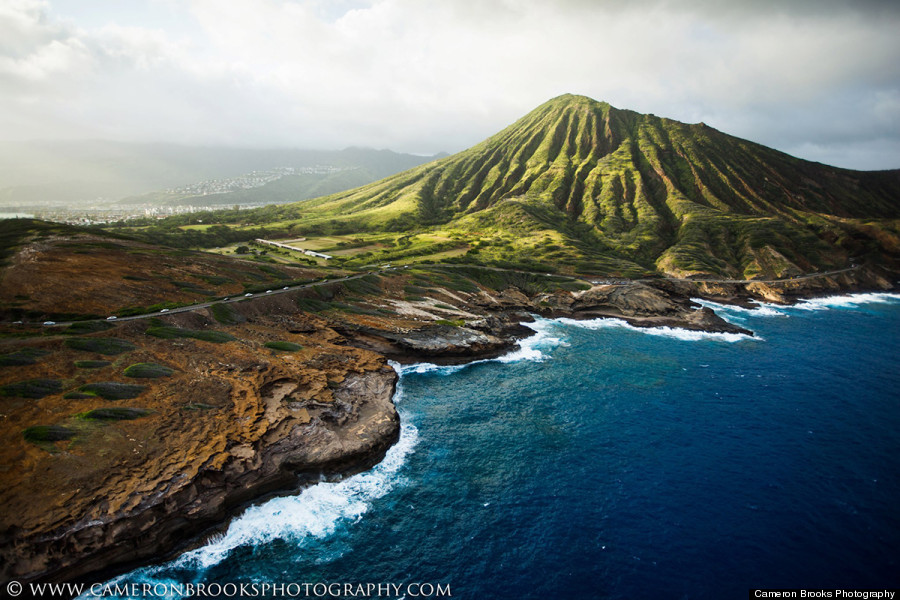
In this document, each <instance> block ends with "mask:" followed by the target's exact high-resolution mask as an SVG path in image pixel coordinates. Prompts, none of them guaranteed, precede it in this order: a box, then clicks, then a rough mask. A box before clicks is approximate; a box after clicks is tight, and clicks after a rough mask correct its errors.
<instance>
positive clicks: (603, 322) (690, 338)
mask: <svg viewBox="0 0 900 600" xmlns="http://www.w3.org/2000/svg"><path fill="white" fill-rule="evenodd" d="M557 320H558V321H559V322H560V323H564V324H566V325H570V326H573V327H582V328H584V329H610V328H621V329H630V330H632V331H637V332H640V333H645V334H647V335H657V336H661V337H668V338H675V339H678V340H682V341H686V342H696V341H701V340H713V341H719V342H729V343H733V342H740V341H741V340H757V341H761V340H762V338H761V337H758V336H756V337H754V336H751V335H747V334H745V333H713V332H709V331H693V330H690V329H680V328H678V327H635V326H634V325H632V324H630V323H628V322H627V321H623V320H622V319H613V318H608V317H603V318H599V319H590V320H587V321H579V320H576V319H568V318H562V319H557Z"/></svg>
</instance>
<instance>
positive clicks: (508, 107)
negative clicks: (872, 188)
mask: <svg viewBox="0 0 900 600" xmlns="http://www.w3.org/2000/svg"><path fill="white" fill-rule="evenodd" d="M898 30H900V4H898V3H896V2H893V3H892V2H879V1H874V0H871V1H862V2H852V3H851V2H840V1H838V0H824V1H823V0H818V1H813V0H801V1H796V2H791V3H780V2H776V1H775V0H764V1H753V2H749V1H748V2H732V3H729V4H728V5H727V6H723V5H722V3H719V2H713V1H711V0H688V1H686V2H681V3H679V4H678V6H677V7H676V6H675V4H674V3H672V2H668V1H666V0H638V1H630V2H626V1H625V0H601V1H589V0H558V1H557V2H554V3H540V2H535V1H532V0H489V1H481V2H477V1H475V0H455V1H451V2H438V1H436V0H332V1H325V0H231V1H229V2H227V3H222V2H215V1H214V0H187V1H183V2H180V1H176V0H135V1H134V2H129V3H127V5H125V4H124V3H107V2H90V1H85V0H49V1H43V0H5V1H4V2H2V3H0V40H2V41H0V86H2V89H3V94H0V131H2V132H3V133H2V134H0V136H2V138H4V141H8V142H24V141H67V140H68V141H111V142H129V143H162V144H173V145H181V146H190V147H215V148H235V149H261V150H265V149H279V150H284V149H303V150H307V149H308V150H341V149H344V148H348V147H360V148H372V149H389V150H391V151H394V152H398V153H409V154H416V155H420V156H430V155H433V154H436V153H438V152H447V153H451V154H452V153H455V152H458V151H460V150H463V149H465V148H467V147H470V146H472V145H474V144H476V143H478V142H480V141H481V140H483V139H484V138H486V137H489V136H490V135H493V134H494V133H496V132H498V131H500V130H501V129H503V128H504V127H506V126H507V125H509V124H511V123H513V122H514V121H515V120H517V119H518V118H520V117H522V116H523V115H525V114H526V113H528V112H529V111H531V110H532V109H534V108H535V107H537V106H539V105H540V104H542V103H543V102H546V101H547V100H549V99H551V98H553V97H556V96H559V95H561V94H564V93H573V94H581V95H586V96H589V97H591V98H594V99H596V100H601V101H606V102H609V103H610V104H612V105H613V106H616V107H618V108H622V109H630V110H635V111H638V112H643V113H654V114H656V115H659V116H663V117H668V118H672V119H676V120H679V121H684V122H689V123H696V122H700V121H703V122H705V123H707V124H709V125H710V126H712V127H715V128H716V129H719V130H721V131H723V132H725V133H728V134H731V135H735V136H738V137H742V138H746V139H749V140H752V141H755V142H758V143H761V144H764V145H767V146H770V147H773V148H776V149H778V150H781V151H783V152H787V153H789V154H792V155H794V156H798V157H800V158H804V159H808V160H814V161H818V162H822V163H826V164H830V165H835V166H839V167H846V168H854V169H889V168H898V167H900V36H897V35H896V31H898ZM0 187H2V186H0Z"/></svg>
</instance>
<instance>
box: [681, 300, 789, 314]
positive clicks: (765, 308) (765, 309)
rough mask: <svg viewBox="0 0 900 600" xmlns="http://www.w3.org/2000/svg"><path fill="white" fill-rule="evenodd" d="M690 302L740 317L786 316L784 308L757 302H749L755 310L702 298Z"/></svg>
mask: <svg viewBox="0 0 900 600" xmlns="http://www.w3.org/2000/svg"><path fill="white" fill-rule="evenodd" d="M691 300H692V301H694V302H696V303H697V304H699V305H700V306H705V307H706V308H711V309H712V310H715V311H717V312H726V313H737V314H741V315H750V316H754V317H786V316H788V315H787V314H785V313H784V312H782V310H783V309H784V308H786V307H785V306H782V305H780V304H770V303H767V302H759V301H758V300H751V302H752V303H753V304H755V305H756V308H747V307H745V306H737V305H735V304H722V303H720V302H713V301H712V300H705V299H703V298H691Z"/></svg>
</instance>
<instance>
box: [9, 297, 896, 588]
mask: <svg viewBox="0 0 900 600" xmlns="http://www.w3.org/2000/svg"><path fill="white" fill-rule="evenodd" d="M749 283H752V282H749ZM654 284H656V285H654ZM670 284H671V282H667V281H663V282H658V281H657V282H654V281H647V282H642V281H633V282H630V283H628V284H625V285H616V286H610V285H595V286H594V287H592V288H591V289H590V290H584V291H581V292H565V293H562V292H557V293H540V294H534V295H532V296H526V295H525V294H524V293H522V291H521V290H518V289H512V288H510V289H507V290H503V291H500V292H497V293H487V292H485V291H481V292H480V293H479V294H477V295H475V294H473V295H470V296H469V297H468V303H467V304H465V305H464V306H465V310H468V311H471V312H472V313H475V314H478V315H481V318H480V319H474V320H471V321H472V322H471V323H469V322H468V321H467V323H466V326H450V325H440V324H434V323H427V322H426V323H422V327H421V328H420V329H416V330H407V331H402V330H397V331H390V330H387V329H383V328H374V327H361V326H355V325H352V323H348V322H343V323H342V324H341V323H337V322H335V321H333V320H331V321H329V322H328V327H327V328H326V329H328V330H331V331H332V332H334V334H335V335H337V336H338V338H341V339H343V341H340V340H332V341H333V342H334V343H337V344H339V345H345V347H347V348H361V349H364V350H368V351H374V353H375V354H377V355H379V359H380V360H381V361H389V360H395V361H397V362H398V363H400V364H401V365H403V366H404V367H406V366H409V365H412V364H433V365H437V366H452V365H467V364H472V363H475V362H480V361H488V360H495V359H498V358H501V357H503V356H507V355H510V354H512V353H515V352H517V351H518V350H520V349H522V346H521V344H520V342H521V341H523V340H525V339H527V338H528V337H531V336H533V335H538V334H539V333H538V332H536V331H535V330H534V329H532V328H530V327H528V326H527V325H525V324H526V323H529V322H533V321H534V315H537V316H539V317H541V318H547V319H574V320H580V321H586V320H593V319H598V318H600V319H616V320H620V321H623V322H625V323H627V324H629V325H630V326H632V327H635V328H656V327H669V328H674V329H683V330H685V331H695V332H706V333H725V334H743V335H748V336H752V335H753V332H752V331H749V330H746V329H744V328H742V327H740V326H737V325H734V324H732V323H729V322H727V321H725V320H724V319H722V318H721V317H720V316H718V315H717V314H716V313H715V311H714V310H712V309H710V308H708V307H703V306H699V305H698V304H697V303H696V301H695V300H693V298H699V299H702V300H705V301H710V302H714V303H718V304H723V305H732V306H739V307H742V308H745V309H751V308H752V307H756V306H759V304H757V302H765V300H763V299H762V298H761V297H760V296H761V295H757V294H751V293H747V294H746V295H742V296H740V297H738V296H737V295H734V294H729V295H723V294H710V293H699V294H698V293H696V292H698V291H700V290H699V288H700V287H702V285H693V284H679V285H678V286H677V287H675V288H672V286H671V285H670ZM836 287H837V288H838V289H837V290H836V289H834V287H831V286H828V287H827V289H816V290H803V291H800V290H798V291H797V292H798V293H796V294H792V295H790V298H791V302H790V303H789V304H788V303H772V304H773V305H774V306H790V305H796V304H799V303H800V302H802V301H803V300H808V299H814V298H822V297H831V296H835V295H838V296H852V295H854V294H865V293H896V292H897V287H896V286H890V287H888V288H887V289H886V288H885V287H884V286H883V285H880V286H875V285H873V286H864V285H859V284H856V285H852V286H847V287H848V288H849V289H847V288H843V287H841V285H840V284H838V285H837V286H836ZM704 291H708V290H704ZM835 292H837V294H836V293H835ZM179 317H180V318H183V319H187V318H189V317H190V315H180V316H179ZM382 364H385V363H382ZM390 371H391V373H392V376H393V383H392V384H391V386H390V387H391V390H390V394H388V399H387V402H388V404H390V410H392V411H393V414H394V415H396V414H397V413H396V409H395V407H394V394H395V393H396V384H397V380H398V378H399V373H398V372H397V370H396V369H390ZM367 377H369V376H367ZM269 379H271V378H269ZM395 426H396V429H394V430H393V433H389V432H388V433H383V434H382V439H383V440H386V441H385V443H384V444H379V443H375V444H374V445H373V446H370V447H369V449H368V450H365V451H363V452H362V454H356V455H354V454H353V453H341V452H339V453H338V455H339V458H332V460H331V461H330V462H329V461H328V460H322V459H321V458H322V457H321V455H320V456H319V459H318V462H317V461H316V459H315V457H314V458H313V460H312V461H309V460H307V462H306V463H304V464H307V467H306V469H305V470H304V468H302V467H301V462H302V461H297V462H294V463H293V464H294V465H295V468H292V467H290V466H288V470H287V471H282V470H281V467H280V466H279V467H278V472H279V473H282V475H279V476H278V477H276V479H277V481H274V480H273V481H268V480H267V479H266V478H265V477H261V475H260V472H259V471H256V472H253V471H252V467H251V466H250V463H248V464H247V466H248V467H249V468H250V469H251V471H247V476H250V477H253V478H254V479H255V481H256V482H257V483H259V482H260V481H262V482H263V485H254V486H252V488H249V489H248V488H243V491H242V492H240V493H239V497H237V498H236V499H235V498H234V497H232V498H231V499H230V500H229V501H225V500H224V499H223V500H222V502H221V503H219V504H218V506H219V507H220V508H219V509H218V510H215V511H212V513H210V512H207V513H206V514H207V517H205V518H203V519H201V520H200V521H199V522H198V523H202V525H196V526H193V527H187V528H184V527H183V526H182V527H181V528H175V529H173V530H172V531H170V532H169V533H168V534H167V536H163V537H165V539H159V536H158V532H159V530H158V529H153V530H145V528H143V527H140V526H138V530H139V531H143V533H138V539H140V537H142V536H144V535H149V534H150V531H153V532H154V543H153V544H146V543H144V544H143V545H141V546H140V547H139V548H136V549H132V550H127V551H125V552H124V554H123V550H122V548H121V547H119V548H117V547H116V545H114V546H112V548H111V549H110V548H109V547H107V546H105V544H103V543H102V542H100V540H99V539H97V540H96V542H95V547H96V548H97V550H96V551H95V552H93V553H89V554H88V555H84V554H81V555H80V556H79V554H80V553H79V552H78V550H77V549H75V548H72V547H71V541H67V539H66V537H67V536H69V535H79V536H83V535H84V534H83V533H81V531H73V530H71V529H70V530H68V531H69V533H65V532H63V534H62V537H57V538H56V543H63V544H64V545H63V547H64V548H68V550H66V551H65V554H66V555H67V556H68V559H66V561H64V562H69V563H70V566H69V567H66V566H58V567H56V568H50V569H49V570H46V569H45V570H42V571H38V572H33V573H31V574H30V575H14V576H11V578H15V579H19V580H22V581H26V582H30V581H53V582H63V581H67V582H75V581H84V580H85V579H87V578H89V577H98V574H100V573H102V574H103V575H102V576H104V577H112V576H115V575H118V574H121V573H124V572H128V571H130V570H133V569H134V568H137V567H139V566H142V565H148V564H152V563H154V562H158V561H159V560H161V559H162V560H171V559H173V558H174V557H176V556H179V555H182V554H183V553H184V552H186V551H190V550H191V549H196V548H199V547H202V546H203V544H204V543H205V541H206V540H208V539H209V538H210V536H212V535H216V534H218V533H221V532H222V531H226V530H227V527H228V526H229V524H230V523H232V522H233V521H234V519H235V518H237V517H238V516H239V515H240V514H242V512H243V511H245V510H247V509H248V507H252V506H257V505H259V504H261V503H263V502H265V501H266V500H268V499H271V498H273V497H284V496H292V495H296V494H297V493H298V492H301V493H302V490H303V489H307V488H308V486H309V485H310V484H315V483H317V478H320V476H321V474H322V473H327V474H328V476H329V477H330V478H331V479H332V480H334V479H336V480H341V479H343V478H345V477H348V476H351V475H353V474H355V473H360V472H364V471H367V470H368V469H371V468H372V467H373V466H376V465H378V464H380V462H381V461H382V460H383V458H384V456H385V455H386V453H387V452H388V451H389V450H390V448H392V447H393V445H394V444H395V443H396V441H397V439H398V438H399V432H400V423H399V417H397V420H396V423H395ZM385 436H386V437H385ZM310 442H311V443H313V444H315V443H316V442H315V441H314V440H313V439H312V438H310ZM267 443H268V442H267ZM276 446H277V444H276ZM376 446H377V448H376ZM265 448H269V446H264V445H261V446H260V448H259V450H260V451H262V450H264V449H265ZM273 452H276V450H272V449H271V448H270V449H269V454H270V455H271V454H272V453H273ZM238 458H240V457H238ZM248 458H249V457H248ZM233 460H238V459H233ZM310 464H312V465H317V467H316V468H315V469H312V468H310V467H309V465H310ZM278 465H281V462H278ZM296 467H301V468H296ZM313 471H315V472H313ZM225 481H227V479H226V480H223V481H222V483H223V484H224V483H225ZM267 481H268V484H267V483H266V482H267ZM232 483H233V482H232ZM213 489H215V488H213ZM202 491H203V492H205V493H207V495H208V494H209V493H210V489H209V488H203V489H202ZM175 504H176V505H179V504H181V505H182V506H173V507H172V509H171V510H169V511H167V512H166V513H164V514H162V515H158V516H157V517H155V518H154V519H152V522H154V523H157V525H156V527H159V523H162V522H165V521H167V520H168V521H170V522H173V520H174V521H179V519H180V520H181V521H183V520H184V519H183V517H182V516H181V515H182V513H184V511H185V510H186V509H185V505H183V504H184V503H179V502H176V503H175ZM146 517H147V515H146V514H135V515H127V514H126V515H121V514H120V515H119V517H118V518H117V519H116V520H115V521H114V523H117V522H119V521H120V520H122V519H124V520H125V521H128V520H129V519H130V520H131V521H130V522H132V523H136V524H138V525H139V523H140V522H141V521H143V522H146ZM104 527H105V525H104ZM186 532H187V533H186ZM169 538H171V539H169ZM45 542H46V540H45ZM45 542H41V543H39V545H41V544H43V543H45ZM50 543H51V545H52V544H53V543H54V542H53V541H52V540H50ZM97 543H99V546H96V544H97ZM4 545H6V543H5V544H4ZM118 545H119V546H121V542H118ZM104 547H107V549H106V550H103V548H104ZM32 550H36V549H35V548H32ZM109 552H113V553H114V555H116V558H115V560H109V559H110V556H109V554H108V553H109ZM37 554H40V551H39V550H38V551H37ZM51 554H53V555H56V556H60V554H58V553H57V552H56V551H54V552H52V553H51ZM105 561H106V562H105Z"/></svg>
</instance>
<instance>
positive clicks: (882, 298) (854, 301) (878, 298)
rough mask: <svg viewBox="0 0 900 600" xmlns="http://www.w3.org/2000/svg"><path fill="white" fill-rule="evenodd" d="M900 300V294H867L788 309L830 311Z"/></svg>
mask: <svg viewBox="0 0 900 600" xmlns="http://www.w3.org/2000/svg"><path fill="white" fill-rule="evenodd" d="M898 300H900V294H894V293H889V292H876V293H867V294H847V295H845V296H826V297H824V298H810V299H809V300H801V301H800V302H798V303H797V304H795V305H793V306H790V307H787V308H793V309H797V310H828V309H832V308H857V307H858V306H859V305H860V304H869V303H887V302H896V301H898Z"/></svg>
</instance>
